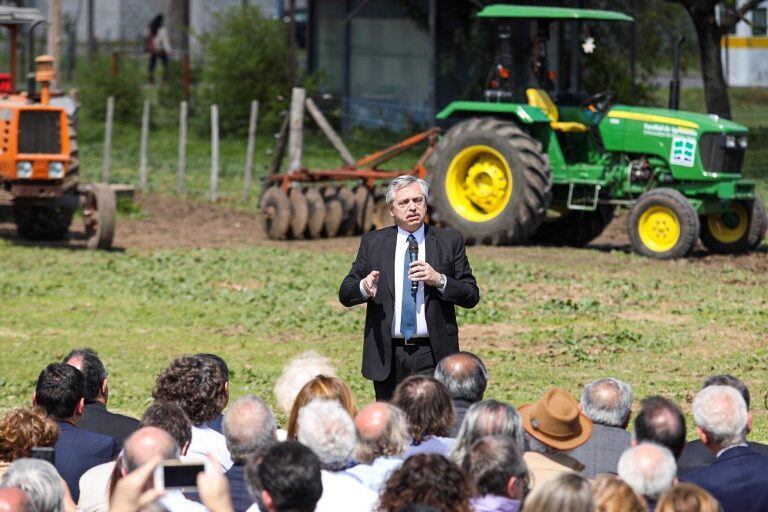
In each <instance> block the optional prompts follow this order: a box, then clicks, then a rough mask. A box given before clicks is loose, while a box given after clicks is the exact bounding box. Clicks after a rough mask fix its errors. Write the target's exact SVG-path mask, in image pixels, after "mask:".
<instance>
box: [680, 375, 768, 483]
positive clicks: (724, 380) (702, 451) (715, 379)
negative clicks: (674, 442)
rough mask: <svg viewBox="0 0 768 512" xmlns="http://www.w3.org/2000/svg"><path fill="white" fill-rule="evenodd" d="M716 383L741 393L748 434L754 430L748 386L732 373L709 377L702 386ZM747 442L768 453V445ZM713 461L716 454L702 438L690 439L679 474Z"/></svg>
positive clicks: (757, 450) (751, 446)
mask: <svg viewBox="0 0 768 512" xmlns="http://www.w3.org/2000/svg"><path fill="white" fill-rule="evenodd" d="M716 385H720V386H731V387H732V388H733V389H735V390H736V391H738V392H739V393H741V396H742V398H744V402H745V403H746V404H747V418H748V420H747V430H748V431H747V434H749V432H750V431H751V430H752V412H751V411H750V410H749V404H750V397H749V389H748V388H747V386H746V384H744V383H743V382H742V381H741V380H740V379H737V378H736V377H734V376H732V375H713V376H712V377H709V378H708V379H707V380H705V381H704V384H703V385H702V386H701V387H702V389H703V388H705V387H707V386H716ZM747 444H748V445H749V447H750V448H752V450H754V451H756V452H757V453H759V454H761V455H768V445H764V444H762V443H756V442H753V441H747ZM713 462H715V456H714V455H713V454H712V452H711V451H709V448H707V447H706V446H704V443H702V442H701V440H699V439H696V440H695V441H690V442H689V443H688V444H686V445H685V449H684V450H683V454H682V455H681V456H680V459H679V460H678V461H677V476H679V477H682V476H685V475H687V474H688V473H690V472H692V471H695V470H697V469H701V468H704V467H707V466H709V465H710V464H712V463H713Z"/></svg>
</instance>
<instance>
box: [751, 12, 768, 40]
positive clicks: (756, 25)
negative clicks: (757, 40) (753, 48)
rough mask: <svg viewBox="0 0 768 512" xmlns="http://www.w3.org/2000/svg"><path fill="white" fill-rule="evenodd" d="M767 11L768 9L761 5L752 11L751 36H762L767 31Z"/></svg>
mask: <svg viewBox="0 0 768 512" xmlns="http://www.w3.org/2000/svg"><path fill="white" fill-rule="evenodd" d="M767 13H768V9H766V8H765V7H762V8H760V9H755V10H754V11H752V35H753V36H764V35H766V33H767V32H768V30H767V25H768V23H766V21H768V19H766V18H768V16H766V14H767Z"/></svg>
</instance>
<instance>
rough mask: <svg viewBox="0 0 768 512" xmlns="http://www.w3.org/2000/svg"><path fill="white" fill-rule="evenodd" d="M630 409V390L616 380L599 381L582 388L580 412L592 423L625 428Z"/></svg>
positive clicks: (626, 385) (627, 386) (625, 384)
mask: <svg viewBox="0 0 768 512" xmlns="http://www.w3.org/2000/svg"><path fill="white" fill-rule="evenodd" d="M631 407H632V388H631V387H630V386H629V384H627V383H625V382H622V381H620V380H617V379H610V378H609V379H599V380H596V381H593V382H590V383H589V384H587V385H586V386H584V392H583V393H582V394H581V410H582V412H584V414H585V415H586V416H587V417H588V418H589V419H591V420H592V421H593V422H595V423H597V424H599V425H606V426H609V427H622V428H623V427H626V425H627V422H628V421H629V411H630V409H631Z"/></svg>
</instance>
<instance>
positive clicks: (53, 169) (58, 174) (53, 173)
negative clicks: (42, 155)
mask: <svg viewBox="0 0 768 512" xmlns="http://www.w3.org/2000/svg"><path fill="white" fill-rule="evenodd" d="M48 177H49V178H53V179H61V178H63V177H64V164H63V163H61V162H50V163H49V164H48Z"/></svg>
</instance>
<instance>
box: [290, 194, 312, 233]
mask: <svg viewBox="0 0 768 512" xmlns="http://www.w3.org/2000/svg"><path fill="white" fill-rule="evenodd" d="M288 199H289V200H290V202H291V226H290V230H289V233H290V235H291V238H303V237H304V231H306V229H307V223H308V221H309V204H308V202H307V197H306V196H305V195H304V192H302V191H301V189H300V188H299V187H293V188H291V191H290V192H289V193H288Z"/></svg>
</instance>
